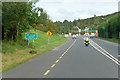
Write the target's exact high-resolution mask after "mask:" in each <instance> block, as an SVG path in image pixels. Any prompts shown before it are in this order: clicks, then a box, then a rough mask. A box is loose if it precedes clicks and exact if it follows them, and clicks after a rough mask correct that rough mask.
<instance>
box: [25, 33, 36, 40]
mask: <svg viewBox="0 0 120 80" xmlns="http://www.w3.org/2000/svg"><path fill="white" fill-rule="evenodd" d="M25 38H26V39H37V33H26V34H25Z"/></svg>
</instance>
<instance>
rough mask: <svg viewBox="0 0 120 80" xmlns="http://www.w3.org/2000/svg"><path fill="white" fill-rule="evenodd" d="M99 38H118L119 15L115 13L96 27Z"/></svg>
mask: <svg viewBox="0 0 120 80" xmlns="http://www.w3.org/2000/svg"><path fill="white" fill-rule="evenodd" d="M98 31H99V36H100V37H102V38H116V39H118V38H119V31H120V13H117V14H116V15H114V16H113V17H111V18H110V19H108V20H106V21H105V22H104V23H102V24H100V26H99V27H98Z"/></svg>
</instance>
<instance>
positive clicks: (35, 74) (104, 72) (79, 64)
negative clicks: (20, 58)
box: [2, 37, 118, 78]
mask: <svg viewBox="0 0 120 80" xmlns="http://www.w3.org/2000/svg"><path fill="white" fill-rule="evenodd" d="M91 40H92V41H94V42H95V43H96V44H98V45H99V46H100V47H102V48H103V49H104V50H106V51H107V52H108V53H110V54H111V55H112V56H114V57H115V58H116V59H117V55H118V46H117V44H115V43H111V42H108V41H104V40H100V39H96V38H93V39H91ZM2 77H3V78H118V64H117V63H115V61H113V60H112V59H110V58H108V57H107V56H105V55H103V54H102V52H101V51H99V50H97V49H96V48H95V47H93V46H92V45H89V46H88V47H86V46H85V45H84V40H83V37H78V38H77V39H71V40H70V41H68V42H66V43H64V44H63V45H61V46H59V47H56V48H54V49H53V50H52V51H49V52H47V53H45V54H42V55H40V56H37V57H35V58H33V59H31V60H29V61H27V62H25V63H23V64H21V65H19V66H17V67H15V68H13V69H11V70H9V71H7V72H5V73H3V75H2Z"/></svg>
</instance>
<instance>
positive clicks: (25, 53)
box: [2, 30, 70, 72]
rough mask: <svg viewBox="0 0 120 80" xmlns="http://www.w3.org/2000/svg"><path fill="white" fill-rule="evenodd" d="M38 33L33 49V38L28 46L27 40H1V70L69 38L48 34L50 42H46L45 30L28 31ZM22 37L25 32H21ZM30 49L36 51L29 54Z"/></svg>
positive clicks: (24, 60) (22, 61) (39, 53)
mask: <svg viewBox="0 0 120 80" xmlns="http://www.w3.org/2000/svg"><path fill="white" fill-rule="evenodd" d="M29 32H36V33H38V38H37V39H36V40H34V45H35V48H34V49H33V40H30V41H29V42H30V45H29V48H28V42H27V40H19V41H17V42H13V41H3V43H2V72H5V71H7V70H9V69H11V68H13V67H15V66H17V65H19V64H21V63H24V62H26V61H27V60H29V59H31V58H33V57H35V56H37V55H41V54H43V53H45V52H47V51H50V50H52V49H53V48H55V47H57V46H59V45H61V44H63V43H65V42H66V41H68V40H70V38H64V37H63V36H59V35H57V36H56V35H54V34H53V35H52V36H50V43H49V44H48V37H47V35H46V33H45V32H42V31H39V30H36V31H33V30H31V31H29ZM22 35H23V39H24V38H25V33H23V34H22ZM30 51H35V52H37V53H35V54H30Z"/></svg>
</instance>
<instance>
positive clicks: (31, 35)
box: [25, 33, 37, 48]
mask: <svg viewBox="0 0 120 80" xmlns="http://www.w3.org/2000/svg"><path fill="white" fill-rule="evenodd" d="M25 38H26V39H28V47H29V40H30V39H33V48H34V39H37V33H26V34H25Z"/></svg>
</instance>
